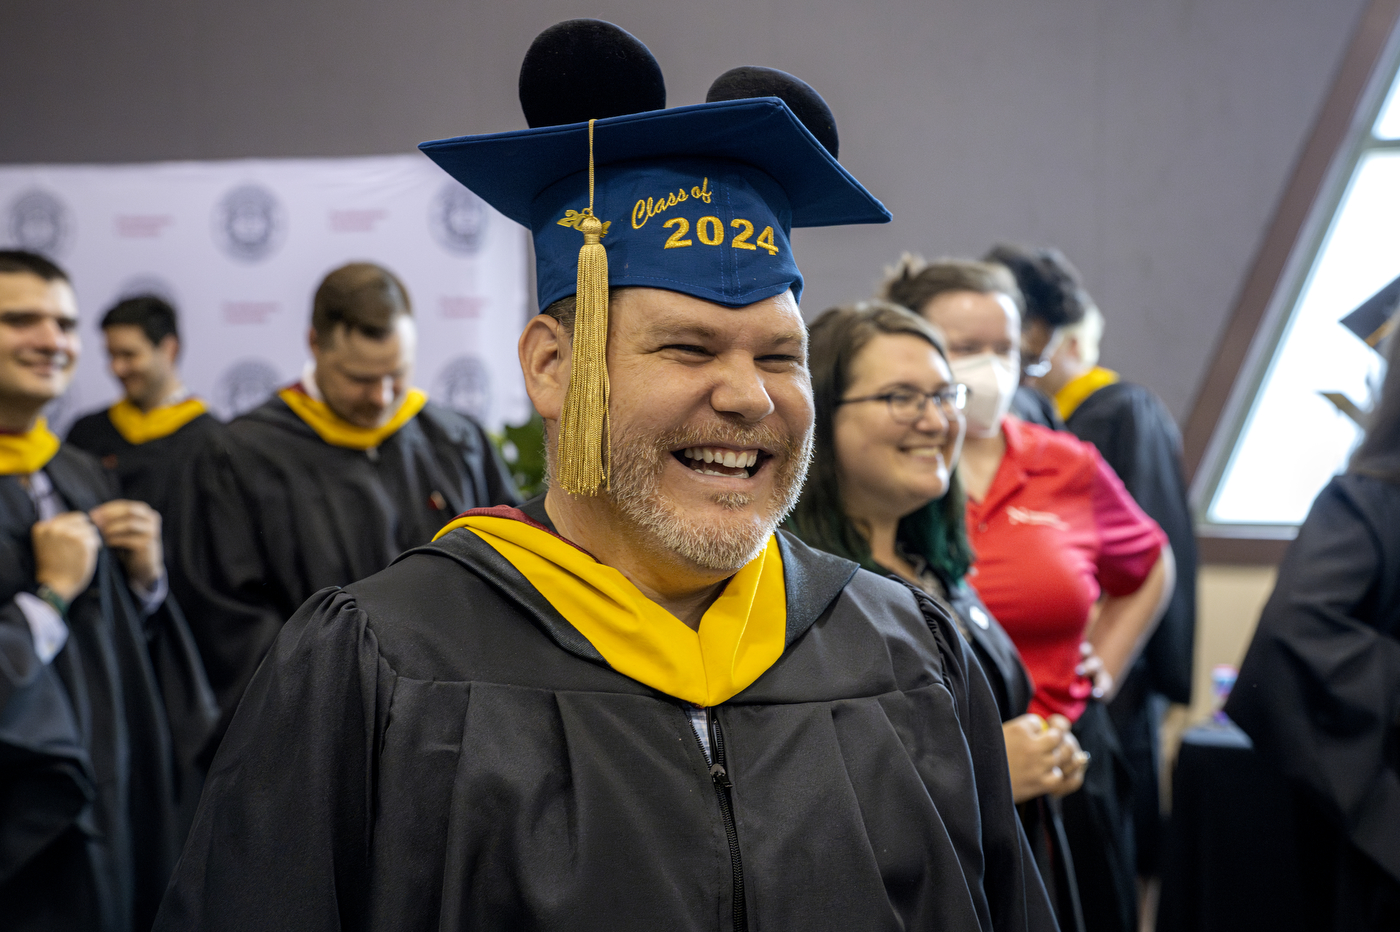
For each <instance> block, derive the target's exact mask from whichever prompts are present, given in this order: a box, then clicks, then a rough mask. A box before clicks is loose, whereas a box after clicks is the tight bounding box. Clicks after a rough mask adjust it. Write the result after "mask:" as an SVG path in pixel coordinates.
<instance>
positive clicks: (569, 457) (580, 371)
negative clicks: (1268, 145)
mask: <svg viewBox="0 0 1400 932" xmlns="http://www.w3.org/2000/svg"><path fill="white" fill-rule="evenodd" d="M575 229H577V230H578V231H579V232H581V233H582V234H583V247H582V248H581V249H579V251H578V286H577V291H576V293H575V295H574V305H575V313H574V349H573V368H572V372H571V373H570V376H569V388H568V391H567V393H566V394H565V396H564V413H563V416H562V418H561V420H560V425H559V477H558V478H559V484H560V485H561V486H562V487H563V488H564V491H566V492H569V493H571V494H574V495H595V494H597V492H598V489H599V488H607V485H608V467H607V464H606V462H605V457H606V455H607V453H606V450H607V447H608V442H609V426H608V253H607V250H605V249H604V248H603V243H602V238H603V234H604V232H605V230H604V225H603V222H602V221H601V220H599V219H598V218H597V217H595V216H593V121H592V120H589V121H588V209H587V210H585V211H583V218H582V219H581V220H579V221H578V224H577V226H576V227H575Z"/></svg>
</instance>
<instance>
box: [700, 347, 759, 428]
mask: <svg viewBox="0 0 1400 932" xmlns="http://www.w3.org/2000/svg"><path fill="white" fill-rule="evenodd" d="M710 406H711V407H713V408H714V409H715V410H716V411H718V412H720V413H721V414H732V415H737V416H738V417H741V418H743V419H744V420H746V421H761V420H763V419H764V418H765V417H767V416H768V415H770V414H772V413H773V399H772V398H771V397H770V396H769V395H768V386H767V385H766V384H764V381H763V373H762V372H760V371H759V369H758V367H757V366H755V365H754V363H753V360H751V359H749V360H741V359H736V360H733V361H726V360H723V359H721V360H720V361H719V369H718V379H717V381H716V384H715V386H714V389H713V390H712V391H711V393H710Z"/></svg>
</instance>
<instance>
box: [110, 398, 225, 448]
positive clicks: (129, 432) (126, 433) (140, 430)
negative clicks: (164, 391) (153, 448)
mask: <svg viewBox="0 0 1400 932" xmlns="http://www.w3.org/2000/svg"><path fill="white" fill-rule="evenodd" d="M207 410H208V408H206V407H205V406H204V402H202V401H200V400H199V399H198V398H187V399H186V400H184V401H182V402H180V403H179V404H173V405H164V406H162V407H159V408H152V409H151V410H150V411H142V410H141V409H140V408H138V407H137V406H136V405H134V404H132V402H131V399H129V398H123V399H122V400H121V401H119V402H117V403H116V404H114V405H112V406H111V407H110V408H108V409H107V419H108V420H110V421H111V422H112V426H113V427H115V428H116V429H117V433H119V434H121V435H122V439H123V440H125V441H126V442H127V443H130V444H133V445H135V446H140V445H141V444H143V443H150V442H151V441H152V440H159V439H160V438H161V437H169V436H170V435H171V434H173V433H175V431H177V430H179V429H180V428H181V427H184V426H185V425H186V424H188V423H189V422H190V421H193V420H194V419H195V418H197V417H199V416H200V415H201V414H203V413H204V412H205V411H207Z"/></svg>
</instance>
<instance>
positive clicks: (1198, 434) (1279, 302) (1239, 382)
mask: <svg viewBox="0 0 1400 932" xmlns="http://www.w3.org/2000/svg"><path fill="white" fill-rule="evenodd" d="M1397 80H1400V0H1371V3H1370V4H1369V5H1368V6H1367V8H1366V10H1365V12H1364V13H1363V14H1362V16H1361V19H1360V21H1359V23H1358V25H1357V28H1356V31H1355V33H1354V34H1353V36H1352V40H1351V42H1350V44H1349V46H1348V48H1347V51H1346V54H1345V55H1344V56H1343V60H1342V63H1341V67H1340V68H1339V69H1338V71H1337V75H1336V77H1335V78H1334V80H1333V82H1332V87H1331V88H1330V90H1329V92H1328V95H1327V97H1326V99H1325V101H1324V103H1323V106H1322V109H1321V111H1320V112H1319V115H1318V118H1317V120H1316V121H1315V123H1314V126H1313V130H1312V132H1311V134H1310V135H1309V138H1308V140H1307V143H1306V144H1305V146H1304V149H1303V153H1302V155H1301V156H1300V158H1299V159H1298V162H1297V164H1296V165H1295V167H1294V170H1293V174H1292V176H1291V177H1290V179H1289V182H1288V185H1287V187H1286V188H1285V189H1284V194H1283V197H1282V198H1281V199H1280V201H1279V205H1278V207H1277V209H1276V210H1275V212H1274V216H1273V218H1272V220H1271V222H1270V225H1269V227H1268V229H1267V231H1266V234H1265V237H1264V241H1263V243H1262V245H1261V246H1260V249H1259V251H1258V253H1257V254H1256V256H1255V259H1254V263H1253V265H1252V267H1251V268H1250V271H1249V274H1248V276H1247V277H1246V279H1245V284H1244V287H1243V288H1242V289H1241V292H1240V296H1239V299H1238V300H1237V301H1236V304H1235V307H1234V309H1233V311H1232V313H1231V316H1230V319H1229V321H1228V323H1227V325H1226V328H1225V332H1224V334H1223V338H1222V339H1221V341H1220V343H1219V344H1218V348H1217V351H1216V355H1215V358H1214V359H1213V361H1212V363H1211V366H1210V368H1209V369H1208V370H1207V373H1206V378H1205V379H1204V381H1203V383H1202V386H1201V389H1200V392H1199V394H1198V395H1197V398H1196V402H1195V405H1194V406H1193V410H1192V412H1191V416H1190V418H1189V419H1188V421H1187V425H1186V430H1185V431H1184V433H1183V444H1184V459H1185V465H1186V469H1187V474H1188V477H1189V482H1190V485H1191V505H1192V512H1193V517H1194V518H1195V521H1196V534H1197V538H1198V541H1199V543H1200V547H1201V557H1202V562H1204V563H1242V564H1259V565H1277V563H1278V562H1279V560H1280V559H1281V558H1282V555H1283V552H1284V550H1285V549H1286V548H1287V545H1288V543H1289V541H1291V540H1292V538H1293V537H1294V536H1296V534H1297V527H1296V526H1294V525H1287V524H1267V525H1243V524H1217V523H1214V522H1211V521H1209V520H1208V519H1207V516H1206V511H1207V509H1208V508H1209V506H1210V503H1211V500H1212V498H1213V497H1214V495H1215V493H1216V490H1217V488H1218V487H1219V485H1220V483H1221V480H1222V479H1223V477H1224V474H1225V470H1226V468H1227V467H1228V465H1229V462H1230V459H1231V457H1232V455H1233V453H1234V451H1235V448H1236V446H1237V445H1238V443H1239V440H1240V438H1241V434H1242V433H1243V430H1244V427H1245V424H1246V421H1247V419H1248V417H1249V414H1250V411H1251V409H1252V408H1253V405H1254V399H1255V397H1256V395H1257V394H1258V392H1259V390H1260V389H1261V387H1262V386H1263V384H1264V381H1265V379H1266V378H1267V376H1268V373H1269V370H1270V368H1271V367H1272V365H1273V362H1274V359H1275V357H1276V355H1277V352H1278V349H1279V346H1280V343H1281V341H1282V340H1283V338H1284V336H1285V334H1286V332H1287V330H1288V325H1289V323H1290V321H1291V319H1292V317H1293V315H1294V313H1295V312H1296V310H1297V306H1298V302H1299V299H1300V297H1301V296H1302V294H1303V291H1304V289H1305V288H1306V287H1307V284H1308V281H1309V279H1310V277H1311V275H1312V273H1313V270H1314V267H1315V265H1316V262H1317V258H1318V255H1319V252H1320V251H1321V249H1322V246H1323V244H1324V243H1325V241H1326V238H1327V235H1328V233H1329V231H1330V230H1331V228H1332V225H1333V219H1334V217H1335V215H1336V213H1337V210H1338V208H1339V207H1340V206H1341V202H1342V198H1343V197H1344V196H1345V194H1346V192H1347V190H1348V188H1349V186H1350V185H1351V183H1352V180H1353V178H1354V177H1355V173H1356V168H1357V166H1358V165H1359V164H1360V162H1361V159H1362V158H1363V157H1364V156H1365V155H1366V154H1367V153H1369V152H1373V151H1383V150H1389V151H1396V150H1400V139H1396V140H1378V139H1376V138H1375V137H1374V136H1373V131H1374V127H1375V124H1376V121H1377V120H1378V119H1379V116H1380V111H1381V108H1382V106H1383V105H1384V104H1385V101H1386V98H1387V96H1388V94H1389V92H1390V90H1391V87H1392V85H1393V84H1394V83H1395V82H1396V81H1397Z"/></svg>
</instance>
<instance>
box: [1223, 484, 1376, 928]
mask: <svg viewBox="0 0 1400 932" xmlns="http://www.w3.org/2000/svg"><path fill="white" fill-rule="evenodd" d="M1225 711H1226V713H1227V714H1229V716H1230V718H1232V719H1234V720H1235V722H1236V723H1238V724H1239V726H1240V727H1241V728H1243V729H1244V730H1245V731H1246V732H1247V733H1248V734H1249V736H1250V738H1251V739H1253V741H1254V746H1255V748H1256V750H1257V751H1258V753H1259V754H1260V755H1262V756H1263V758H1264V760H1265V761H1266V762H1267V763H1268V764H1270V765H1271V766H1273V767H1275V768H1277V770H1278V771H1279V772H1281V773H1283V774H1284V775H1285V776H1286V777H1287V778H1288V779H1289V780H1290V781H1291V783H1292V784H1293V785H1294V786H1295V787H1297V789H1298V796H1297V807H1298V812H1297V816H1298V819H1297V821H1298V823H1299V826H1300V833H1299V834H1300V837H1299V845H1298V848H1299V854H1300V856H1301V857H1302V859H1303V866H1304V870H1303V871H1302V872H1301V875H1302V884H1303V890H1302V892H1303V894H1304V901H1305V903H1306V904H1307V908H1308V910H1309V915H1308V917H1307V921H1306V922H1305V926H1306V927H1307V928H1309V929H1317V930H1319V932H1341V930H1348V932H1368V930H1380V929H1387V930H1393V929H1397V928H1400V485H1394V484H1391V483H1389V482H1384V481H1382V480H1380V479H1372V478H1370V477H1366V476H1356V475H1345V476H1338V477H1337V478H1335V479H1333V480H1332V482H1331V483H1330V484H1329V485H1328V486H1327V487H1326V488H1324V489H1323V490H1322V492H1321V493H1319V495H1318V497H1317V499H1316V501H1314V502H1313V506H1312V510H1311V511H1310V512H1309V513H1308V517H1307V520H1306V521H1305V522H1304V523H1303V526H1302V527H1301V528H1300V529H1299V531H1298V538H1297V539H1296V540H1295V541H1294V542H1293V544H1292V545H1291V546H1290V547H1289V548H1288V553H1287V555H1286V556H1285V557H1284V559H1283V563H1282V564H1281V565H1280V567H1279V573H1278V584H1277V586H1276V587H1275V589H1274V593H1273V595H1272V596H1271V597H1270V599H1269V602H1268V604H1267V605H1266V606H1265V608H1264V613H1263V615H1262V617H1261V618H1260V619H1259V627H1258V628H1257V629H1256V631H1255V634H1254V640H1253V641H1252V642H1251V644H1250V646H1249V651H1248V653H1247V654H1246V655H1245V659H1244V663H1243V664H1242V665H1241V667H1240V674H1239V679H1238V680H1237V681H1236V683H1235V688H1234V690H1233V692H1232V693H1231V694H1230V699H1229V701H1228V702H1227V703H1226V705H1225Z"/></svg>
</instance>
